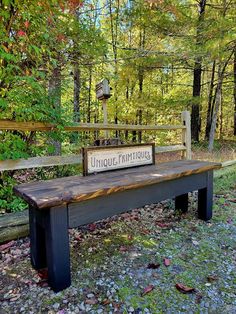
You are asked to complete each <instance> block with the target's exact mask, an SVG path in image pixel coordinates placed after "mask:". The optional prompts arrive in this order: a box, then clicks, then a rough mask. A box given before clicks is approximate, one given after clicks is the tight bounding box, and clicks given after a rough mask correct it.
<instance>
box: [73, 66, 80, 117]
mask: <svg viewBox="0 0 236 314" xmlns="http://www.w3.org/2000/svg"><path fill="white" fill-rule="evenodd" d="M80 75H81V72H80V68H79V65H78V63H76V64H75V65H74V119H73V120H74V122H80V90H81V78H80Z"/></svg>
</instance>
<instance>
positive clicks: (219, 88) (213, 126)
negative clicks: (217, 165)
mask: <svg viewBox="0 0 236 314" xmlns="http://www.w3.org/2000/svg"><path fill="white" fill-rule="evenodd" d="M233 53H234V52H233V51H232V52H231V53H230V55H229V57H228V59H227V60H226V61H225V63H224V65H223V67H222V62H221V61H219V67H218V83H217V86H216V99H215V107H214V112H213V115H212V123H211V130H210V135H209V144H208V150H209V151H210V152H211V151H212V150H213V145H214V137H215V130H216V122H217V117H218V112H219V108H220V105H221V95H222V84H223V79H224V73H225V69H226V67H227V65H228V63H229V61H230V59H231V57H232V55H233Z"/></svg>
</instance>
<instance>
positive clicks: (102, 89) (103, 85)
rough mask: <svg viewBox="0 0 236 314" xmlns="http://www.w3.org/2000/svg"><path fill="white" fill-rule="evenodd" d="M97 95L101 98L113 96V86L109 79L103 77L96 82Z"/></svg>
mask: <svg viewBox="0 0 236 314" xmlns="http://www.w3.org/2000/svg"><path fill="white" fill-rule="evenodd" d="M96 96H97V99H99V100H102V99H108V98H110V97H111V87H110V86H109V81H108V80H107V79H103V80H102V81H101V82H99V83H98V84H96Z"/></svg>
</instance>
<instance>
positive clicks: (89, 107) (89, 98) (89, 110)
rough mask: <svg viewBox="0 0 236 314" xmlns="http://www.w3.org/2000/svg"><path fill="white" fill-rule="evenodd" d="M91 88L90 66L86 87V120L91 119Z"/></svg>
mask: <svg viewBox="0 0 236 314" xmlns="http://www.w3.org/2000/svg"><path fill="white" fill-rule="evenodd" d="M91 89H92V67H90V68H89V88H88V111H87V122H88V123H90V121H91Z"/></svg>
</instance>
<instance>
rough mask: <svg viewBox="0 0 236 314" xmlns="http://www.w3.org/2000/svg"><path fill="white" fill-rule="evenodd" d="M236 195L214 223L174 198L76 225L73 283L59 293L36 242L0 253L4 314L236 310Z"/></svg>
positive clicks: (227, 197)
mask: <svg viewBox="0 0 236 314" xmlns="http://www.w3.org/2000/svg"><path fill="white" fill-rule="evenodd" d="M235 199H236V193H235V192H232V193H228V194H223V195H219V194H218V195H216V196H215V208H214V209H215V214H214V218H213V219H212V221H211V222H210V223H205V222H202V221H199V220H197V219H196V218H195V217H196V210H195V208H196V196H195V195H194V194H193V195H192V196H191V197H190V210H189V212H188V213H187V214H185V215H180V214H179V213H175V212H174V210H173V203H172V202H171V201H166V202H162V203H159V204H152V205H149V206H145V207H143V208H139V209H136V210H133V211H132V212H130V213H125V214H122V215H120V216H115V217H112V218H110V219H106V220H103V221H101V222H98V223H96V224H95V223H94V224H90V225H87V226H84V227H82V228H76V229H72V230H70V238H71V241H70V244H71V264H72V285H71V287H70V288H68V289H66V290H64V291H62V292H59V293H57V294H56V293H54V292H53V291H52V290H51V289H50V288H49V287H48V286H47V281H46V277H47V274H46V272H45V271H44V272H41V273H39V274H38V273H37V272H36V271H35V270H33V269H32V268H31V266H30V259H29V239H28V238H24V239H21V240H17V241H11V242H10V243H8V244H6V245H5V246H1V247H0V251H1V253H0V254H1V275H0V283H1V297H0V299H1V310H0V312H1V313H4V314H5V313H50V314H53V313H58V314H64V313H230V314H232V313H236V272H235V269H236V268H235V267H236V258H235V256H236V254H235V253H236V211H235Z"/></svg>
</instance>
